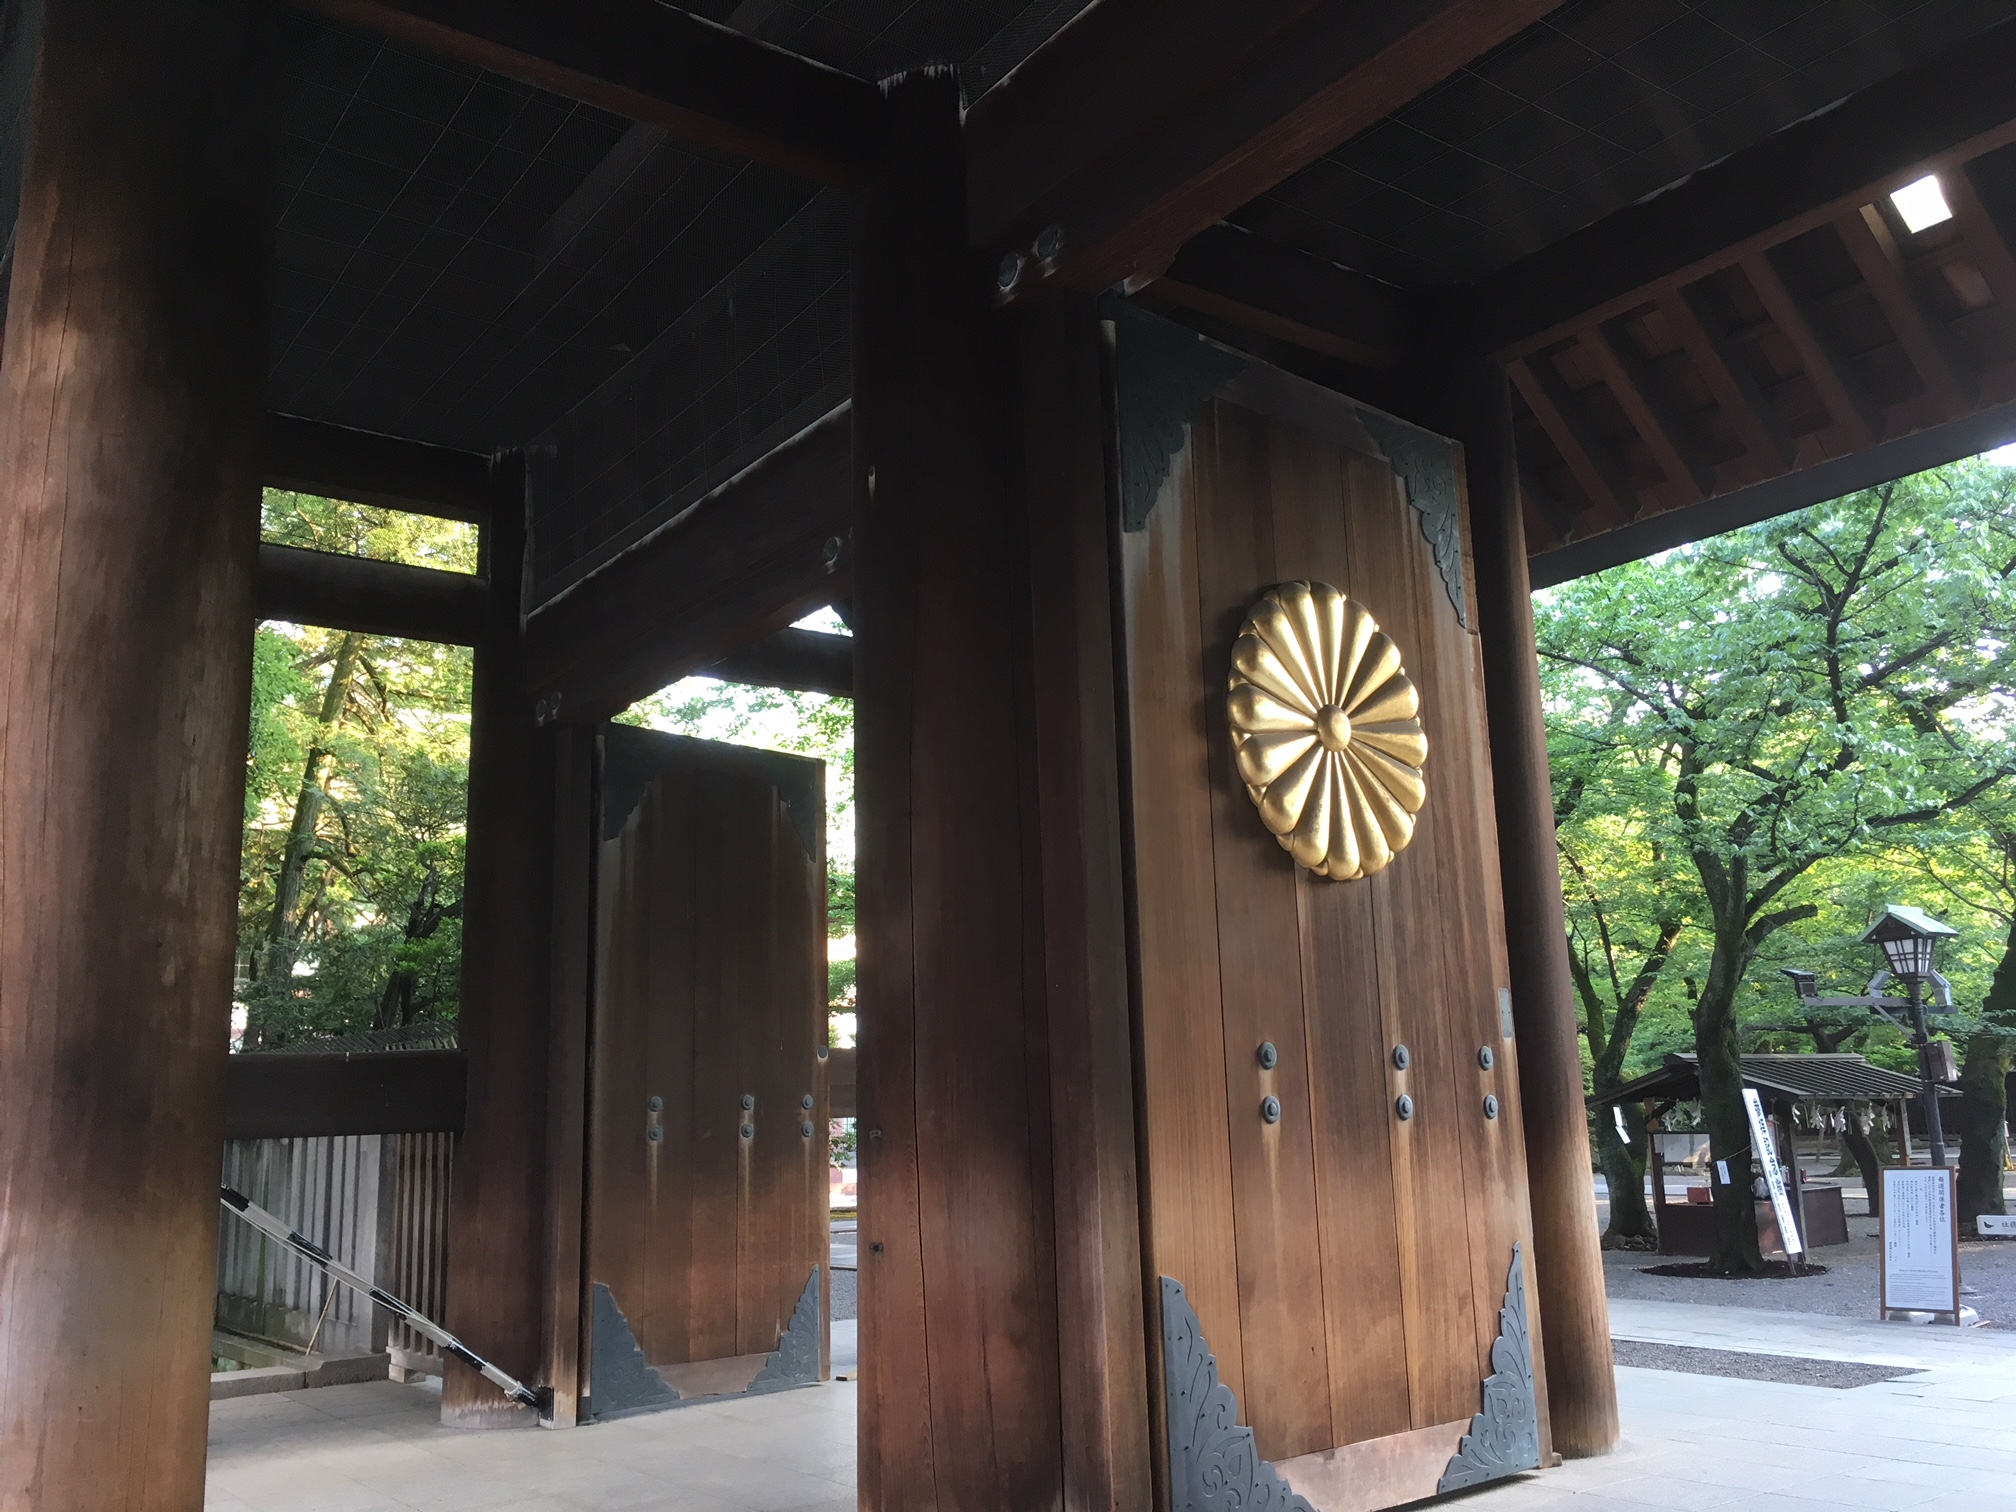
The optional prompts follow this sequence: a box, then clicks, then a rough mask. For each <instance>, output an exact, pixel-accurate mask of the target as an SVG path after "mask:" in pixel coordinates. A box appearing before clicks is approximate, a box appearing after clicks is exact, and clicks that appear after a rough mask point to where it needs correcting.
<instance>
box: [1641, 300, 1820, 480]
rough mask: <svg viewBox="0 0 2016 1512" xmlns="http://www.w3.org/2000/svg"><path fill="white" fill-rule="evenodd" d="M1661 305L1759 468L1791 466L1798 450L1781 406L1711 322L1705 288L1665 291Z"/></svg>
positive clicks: (1770, 470) (1773, 470)
mask: <svg viewBox="0 0 2016 1512" xmlns="http://www.w3.org/2000/svg"><path fill="white" fill-rule="evenodd" d="M1659 309H1660V313H1662V314H1663V315H1664V316H1665V317H1666V324H1667V325H1668V326H1670V327H1672V330H1673V333H1674V335H1676V336H1677V337H1679V339H1680V345H1681V346H1682V347H1684V348H1685V349H1686V352H1687V355H1688V356H1689V357H1690V358H1692V359H1693V362H1694V370H1695V371H1696V372H1697V373H1699V374H1700V375H1701V379H1702V381H1703V382H1704V383H1706V384H1707V385H1708V391H1709V392H1710V393H1711V394H1713V395H1714V396H1715V402H1716V403H1717V404H1718V405H1720V406H1721V408H1722V413H1723V414H1725V415H1727V416H1728V417H1729V423H1730V424H1731V425H1732V426H1734V427H1735V429H1736V434H1737V435H1738V436H1740V437H1741V438H1742V441H1743V445H1744V448H1745V449H1746V450H1747V451H1748V452H1749V453H1750V456H1751V459H1752V461H1754V462H1755V463H1756V464H1757V467H1758V470H1759V471H1760V472H1762V473H1765V474H1767V475H1768V474H1771V473H1779V472H1783V471H1784V470H1785V469H1786V468H1788V467H1790V466H1791V465H1792V463H1793V462H1794V460H1795V459H1796V458H1797V455H1798V453H1797V451H1796V449H1795V448H1794V446H1793V444H1792V435H1791V432H1789V431H1787V430H1786V429H1785V421H1784V420H1783V418H1782V417H1780V415H1779V413H1778V410H1777V408H1776V407H1775V406H1774V405H1773V404H1772V403H1771V401H1770V399H1768V398H1767V397H1766V396H1765V394H1764V391H1763V390H1762V389H1760V388H1759V387H1758V386H1757V380H1756V378H1755V377H1754V376H1752V374H1751V372H1750V369H1749V366H1748V364H1746V363H1745V362H1744V361H1743V360H1742V358H1741V357H1740V356H1739V355H1738V354H1737V353H1736V352H1735V350H1734V349H1733V348H1732V347H1731V346H1730V344H1729V341H1728V339H1727V338H1726V337H1725V336H1723V334H1722V333H1721V332H1720V331H1718V330H1716V329H1715V327H1714V325H1713V324H1711V323H1710V318H1709V316H1708V314H1707V312H1706V311H1705V310H1704V309H1703V308H1702V305H1701V295H1700V290H1699V289H1698V288H1694V287H1689V288H1681V289H1669V290H1667V291H1666V292H1665V293H1663V294H1661V295H1660V296H1659Z"/></svg>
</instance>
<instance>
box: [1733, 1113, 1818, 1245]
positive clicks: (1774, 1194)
mask: <svg viewBox="0 0 2016 1512" xmlns="http://www.w3.org/2000/svg"><path fill="white" fill-rule="evenodd" d="M1743 1109H1744V1111H1745V1112H1747V1113H1748V1114H1749V1115H1750V1149H1751V1152H1752V1153H1753V1154H1755V1155H1756V1157H1757V1164H1758V1165H1759V1166H1761V1167H1762V1168H1763V1170H1764V1182H1765V1185H1767V1186H1768V1187H1770V1189H1771V1211H1772V1212H1774V1213H1776V1214H1777V1215H1778V1234H1779V1238H1780V1239H1781V1240H1782V1242H1783V1243H1784V1245H1785V1254H1786V1257H1787V1258H1788V1259H1789V1258H1790V1257H1792V1256H1794V1255H1801V1254H1804V1253H1805V1252H1806V1239H1805V1236H1804V1235H1802V1234H1801V1233H1800V1232H1799V1225H1798V1224H1797V1223H1796V1222H1795V1221H1794V1220H1793V1217H1792V1201H1791V1198H1790V1197H1789V1196H1788V1195H1787V1194H1786V1190H1785V1168H1784V1166H1782V1165H1780V1164H1779V1163H1778V1146H1777V1143H1776V1142H1775V1141H1774V1140H1773V1139H1772V1138H1771V1129H1770V1126H1769V1125H1768V1124H1766V1123H1765V1122H1764V1103H1763V1100H1762V1099H1760V1098H1759V1097H1758V1096H1757V1093H1756V1090H1755V1089H1754V1088H1751V1087H1745V1088H1744V1089H1743Z"/></svg>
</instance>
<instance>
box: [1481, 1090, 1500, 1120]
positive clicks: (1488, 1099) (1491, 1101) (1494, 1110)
mask: <svg viewBox="0 0 2016 1512" xmlns="http://www.w3.org/2000/svg"><path fill="white" fill-rule="evenodd" d="M1484 1116H1485V1117H1486V1118H1496V1117H1497V1116H1498V1099H1497V1098H1496V1097H1495V1096H1493V1095H1492V1094H1491V1093H1489V1092H1487V1093H1485V1094H1484Z"/></svg>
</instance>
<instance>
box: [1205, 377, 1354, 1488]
mask: <svg viewBox="0 0 2016 1512" xmlns="http://www.w3.org/2000/svg"><path fill="white" fill-rule="evenodd" d="M1270 440H1271V437H1270V434H1269V429H1268V427H1267V426H1266V425H1265V423H1264V422H1263V421H1262V420H1261V419H1260V417H1259V416H1257V415H1253V414H1251V413H1250V412H1248V411H1244V410H1239V409H1235V408H1231V407H1229V406H1222V405H1221V406H1213V409H1212V412H1211V413H1210V414H1209V415H1207V416H1205V417H1203V418H1201V419H1200V421H1199V422H1198V427H1197V432H1196V441H1195V443H1194V448H1195V451H1196V455H1197V469H1196V491H1195V499H1196V513H1197V538H1198V548H1199V549H1198V597H1199V604H1200V607H1201V608H1202V610H1203V615H1204V619H1203V630H1204V646H1203V652H1204V654H1203V660H1202V663H1201V665H1200V666H1199V668H1198V673H1199V677H1200V679H1201V680H1202V681H1203V684H1204V686H1206V687H1209V686H1211V676H1212V672H1213V671H1214V670H1216V671H1217V675H1218V680H1219V681H1221V682H1222V680H1223V678H1224V670H1223V669H1225V668H1226V667H1229V666H1230V665H1231V657H1232V642H1233V639H1234V638H1235V637H1236V636H1237V635H1238V633H1239V625H1240V621H1241V620H1242V619H1243V618H1244V615H1245V609H1244V606H1243V604H1241V602H1240V599H1241V595H1242V594H1243V593H1244V592H1245V589H1246V585H1247V584H1249V583H1251V582H1253V581H1254V580H1255V579H1256V578H1259V579H1263V580H1266V581H1270V582H1271V581H1273V579H1274V577H1275V575H1276V565H1277V564H1276V562H1275V550H1274V539H1273V512H1272V509H1271V507H1270V506H1271V502H1272V500H1271V489H1270V487H1269V463H1270V456H1269V453H1270V451H1271V449H1272V448H1271V447H1270ZM1214 611H1215V613H1214ZM1209 750H1210V762H1211V832H1212V845H1211V855H1212V867H1213V872H1214V874H1215V882H1216V892H1217V901H1218V909H1217V932H1218V972H1219V991H1220V997H1221V1008H1220V1018H1221V1021H1222V1033H1223V1035H1224V1040H1225V1081H1226V1103H1227V1107H1228V1109H1229V1114H1230V1118H1229V1127H1230V1134H1231V1153H1232V1212H1233V1222H1234V1224H1235V1226H1236V1233H1237V1237H1238V1244H1237V1256H1238V1264H1239V1333H1240V1344H1239V1347H1240V1353H1241V1355H1242V1356H1243V1361H1244V1370H1243V1374H1244V1377H1245V1380H1246V1383H1247V1394H1246V1396H1245V1397H1244V1398H1243V1399H1242V1400H1244V1401H1245V1402H1246V1403H1247V1404H1248V1408H1247V1410H1248V1412H1249V1414H1250V1415H1251V1418H1252V1421H1253V1423H1254V1426H1255V1430H1256V1432H1257V1433H1258V1436H1259V1446H1260V1452H1261V1453H1262V1454H1263V1455H1266V1456H1267V1457H1269V1458H1274V1459H1284V1458H1287V1457H1288V1456H1290V1455H1295V1454H1307V1453H1309V1452H1310V1451H1312V1450H1315V1449H1322V1448H1327V1447H1329V1446H1330V1444H1331V1443H1332V1442H1333V1440H1332V1438H1331V1423H1330V1360H1329V1351H1328V1349H1327V1348H1326V1347H1325V1343H1326V1341H1325V1338H1324V1333H1323V1330H1322V1329H1321V1328H1320V1327H1318V1326H1316V1324H1317V1322H1318V1319H1319V1317H1320V1312H1321V1308H1320V1303H1319V1302H1318V1300H1317V1299H1320V1298H1321V1296H1322V1294H1323V1262H1322V1254H1321V1249H1320V1245H1319V1242H1318V1223H1317V1207H1316V1174H1315V1162H1314V1156H1313V1148H1312V1141H1313V1138H1314V1130H1313V1127H1312V1125H1311V1123H1310V1099H1309V1055H1308V1046H1307V1042H1306V1036H1305V1034H1304V1031H1303V992H1302V952H1301V943H1300V936H1299V931H1298V929H1297V923H1296V907H1295V875H1294V871H1293V869H1292V868H1288V867H1283V866H1281V865H1279V864H1278V862H1279V858H1280V856H1281V849H1280V847H1279V846H1278V845H1276V844H1275V843H1274V837H1273V836H1272V835H1269V834H1268V833H1267V832H1266V831H1265V830H1264V829H1262V828H1261V827H1260V826H1259V825H1257V824H1255V823H1253V805H1252V802H1251V800H1249V799H1248V798H1247V796H1246V792H1245V789H1244V788H1243V787H1242V786H1241V784H1240V783H1239V781H1238V779H1237V775H1236V774H1235V773H1234V772H1233V770H1232V768H1231V748H1230V745H1229V743H1228V742H1227V741H1224V740H1214V741H1212V742H1211V743H1210V747H1209ZM1263 1042H1264V1043H1271V1044H1273V1045H1274V1046H1275V1048H1276V1052H1277V1056H1278V1059H1277V1061H1276V1064H1275V1065H1274V1067H1273V1068H1272V1069H1271V1070H1266V1069H1262V1067H1261V1066H1260V1063H1259V1060H1258V1057H1257V1052H1258V1050H1259V1047H1260V1046H1261V1044H1262V1043H1263ZM1268 1096H1273V1097H1275V1098H1276V1099H1277V1101H1278V1104H1279V1109H1280V1111H1279V1116H1278V1119H1277V1121H1276V1122H1274V1123H1271V1124H1270V1123H1268V1122H1267V1121H1266V1120H1265V1119H1264V1118H1263V1117H1262V1116H1261V1112H1260V1108H1261V1103H1262V1100H1263V1099H1264V1098H1266V1097H1268Z"/></svg>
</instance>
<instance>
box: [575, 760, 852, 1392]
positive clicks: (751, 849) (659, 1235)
mask: <svg viewBox="0 0 2016 1512" xmlns="http://www.w3.org/2000/svg"><path fill="white" fill-rule="evenodd" d="M604 742H605V753H606V752H609V751H611V749H612V747H613V746H615V745H618V744H621V745H625V746H627V747H630V748H631V749H629V750H626V751H624V752H621V753H619V754H610V755H605V772H607V771H609V770H610V769H611V768H610V765H609V763H613V762H615V761H618V760H620V761H623V762H626V763H629V764H630V765H631V766H632V768H633V769H634V768H635V766H636V765H637V763H639V762H640V761H649V762H653V763H655V764H656V771H655V774H653V775H652V776H651V778H650V780H649V782H648V784H647V785H645V786H644V787H643V788H642V791H641V793H640V792H639V791H638V790H637V788H636V787H635V786H631V787H629V788H628V791H627V792H626V791H625V790H624V784H623V783H622V782H621V781H620V780H618V779H610V780H605V785H604V790H603V799H604V805H605V807H604V823H603V830H602V841H601V847H600V858H599V863H598V867H597V886H596V895H597V941H596V963H597V965H596V978H595V1023H594V1040H593V1044H594V1051H593V1071H592V1077H593V1085H592V1091H591V1094H590V1099H591V1105H592V1109H593V1111H592V1115H591V1116H592V1119H593V1126H592V1132H591V1141H592V1143H591V1153H590V1156H589V1170H590V1178H589V1185H590V1192H589V1200H588V1212H589V1216H588V1224H589V1261H588V1267H589V1280H590V1281H591V1282H600V1283H602V1284H604V1285H607V1286H608V1287H609V1288H610V1289H611V1291H612V1292H613V1293H614V1294H615V1297H616V1301H617V1304H618V1305H619V1306H620V1307H622V1309H623V1310H624V1312H625V1314H626V1315H627V1316H628V1318H629V1320H630V1325H631V1330H632V1332H633V1333H634V1334H635V1335H636V1338H637V1341H638V1343H639V1345H640V1346H641V1347H642V1348H643V1350H644V1353H645V1357H646V1358H647V1359H648V1360H649V1361H650V1362H651V1363H652V1364H653V1365H654V1366H658V1367H660V1369H661V1370H663V1371H664V1372H665V1374H666V1376H667V1379H668V1380H670V1381H671V1382H672V1383H673V1384H674V1385H675V1386H679V1385H680V1377H679V1374H678V1372H676V1371H675V1370H673V1369H671V1368H669V1367H674V1366H678V1365H681V1364H686V1363H691V1362H699V1361H715V1360H729V1359H743V1360H746V1361H747V1362H748V1363H749V1365H751V1366H752V1367H753V1366H760V1363H761V1357H762V1356H763V1355H766V1354H768V1353H769V1352H770V1351H771V1350H773V1349H775V1348H776V1347H777V1341H778V1338H779V1336H780V1334H781V1333H782V1332H783V1330H784V1329H785V1328H786V1327H788V1326H789V1323H790V1320H791V1314H792V1310H793V1309H794V1308H795V1307H796V1306H797V1303H798V1299H799V1296H800V1294H801V1293H802V1292H803V1291H804V1288H805V1283H806V1279H807V1277H808V1276H809V1275H810V1274H811V1271H812V1267H813V1266H815V1265H816V1266H818V1267H820V1273H821V1278H822V1283H823V1281H824V1277H825V1274H826V1266H827V1231H828V1224H827V1221H826V1218H827V1213H826V1208H827V1184H828V1183H827V1177H826V1165H827V1137H826V1136H827V1123H826V1120H827V1106H826V1095H825V1085H824V1082H825V1077H824V1063H823V1061H822V1060H821V1058H820V1056H819V1050H820V1048H821V1047H822V1046H823V1044H824V1041H825V1027H826V1022H825V1007H826V991H825V982H826V975H825V971H826V962H825V955H824V946H825V938H826V890H825V877H826V872H825V842H824V835H825V817H824V768H823V766H822V765H821V764H820V763H818V762H811V761H805V760H803V759H802V758H796V757H782V756H777V755H774V754H772V753H769V752H756V751H750V750H746V749H741V748H737V747H732V746H722V745H713V744H710V743H708V742H704V741H695V740H686V739H682V738H679V737H676V736H668V735H655V734H647V733H645V732H641V731H632V730H628V729H623V728H620V727H614V726H612V727H609V728H608V729H607V730H605V733H604ZM776 763H786V764H788V765H791V766H794V767H796V768H798V769H799V781H798V786H799V787H800V788H802V790H803V793H804V794H806V795H811V796H810V800H809V804H808V803H807V800H806V798H803V797H799V798H798V802H799V803H800V805H801V808H803V807H809V808H811V809H816V810H817V812H816V813H812V812H803V811H801V812H799V813H797V814H796V815H794V814H793V812H792V811H791V809H790V808H789V807H787V804H786V802H785V801H784V798H783V796H782V795H781V794H780V792H779V789H778V786H777V783H776V782H775V781H774V780H773V775H772V771H771V770H770V768H771V767H772V766H774V765H775V764H776ZM794 796H796V795H794ZM632 805H634V806H632ZM794 819H795V822H794ZM806 836H809V837H810V839H811V841H812V844H811V845H810V847H809V848H808V846H807V845H806V843H805V837H806ZM808 1096H809V1097H811V1098H812V1100H813V1106H812V1107H811V1108H810V1109H807V1108H805V1107H804V1106H803V1100H804V1098H806V1097H808ZM653 1097H657V1098H660V1099H662V1102H663V1107H662V1110H660V1111H658V1112H656V1113H653V1112H652V1111H650V1109H649V1107H648V1101H649V1099H651V1098H653ZM745 1097H749V1098H753V1100H754V1101H753V1106H752V1107H749V1108H745V1107H744V1106H743V1099H744V1098H745ZM654 1125H656V1126H657V1127H659V1128H660V1129H662V1131H663V1134H662V1138H660V1139H657V1140H653V1139H651V1138H650V1137H649V1133H650V1130H651V1128H652V1127H653V1126H654ZM806 1125H809V1126H810V1127H811V1128H812V1129H813V1131H814V1132H813V1134H812V1135H811V1136H810V1137H807V1136H806V1135H805V1134H804V1133H803V1128H804V1127H805V1126H806ZM745 1126H747V1127H749V1128H750V1129H751V1130H752V1131H753V1132H752V1133H751V1134H749V1135H747V1136H745V1135H744V1134H743V1133H742V1132H741V1131H742V1129H743V1128H744V1127H745ZM822 1312H823V1308H822ZM751 1357H754V1358H751ZM748 1373H750V1374H753V1373H754V1372H753V1368H752V1369H751V1370H750V1371H749V1372H748ZM726 1379H727V1378H726V1377H722V1378H720V1380H717V1379H716V1377H714V1376H709V1377H707V1378H706V1383H707V1387H706V1389H723V1388H722V1386H721V1381H722V1380H726ZM696 1380H697V1378H696ZM740 1384H744V1385H746V1384H747V1383H746V1381H744V1382H741V1383H740ZM588 1389H589V1391H590V1392H591V1393H592V1383H591V1385H590V1386H589V1388H588ZM725 1389H740V1387H739V1385H736V1384H735V1383H734V1382H733V1381H729V1382H728V1384H727V1386H726V1388H725Z"/></svg>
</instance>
